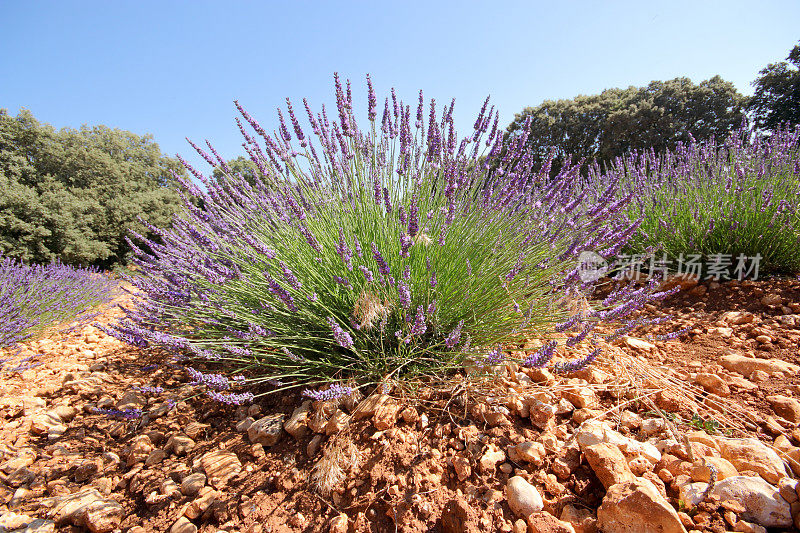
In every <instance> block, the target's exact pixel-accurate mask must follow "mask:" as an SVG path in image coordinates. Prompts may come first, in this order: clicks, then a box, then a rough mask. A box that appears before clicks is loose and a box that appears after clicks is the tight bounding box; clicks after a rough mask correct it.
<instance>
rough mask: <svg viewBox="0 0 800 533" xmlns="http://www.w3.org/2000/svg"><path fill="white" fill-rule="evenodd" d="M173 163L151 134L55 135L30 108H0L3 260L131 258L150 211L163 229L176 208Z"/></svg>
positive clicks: (100, 130) (91, 131) (104, 261)
mask: <svg viewBox="0 0 800 533" xmlns="http://www.w3.org/2000/svg"><path fill="white" fill-rule="evenodd" d="M176 171H181V172H182V168H181V167H180V164H179V163H178V161H177V160H175V159H171V158H167V157H164V156H163V155H162V153H161V150H160V149H159V147H158V145H157V144H156V143H154V142H153V139H152V137H151V136H149V135H145V136H139V135H135V134H133V133H131V132H128V131H124V130H118V129H111V128H108V127H105V126H94V127H92V128H88V127H86V126H84V127H82V128H81V129H80V130H72V129H62V130H60V131H56V130H54V129H53V128H52V127H51V126H50V125H48V124H42V123H40V122H39V121H38V120H36V118H34V116H33V115H32V114H31V113H30V112H29V111H27V110H24V109H23V110H22V111H20V113H19V114H18V115H17V116H16V117H12V116H10V115H8V114H7V112H6V111H5V110H4V109H0V254H4V255H5V256H7V257H14V258H16V259H19V260H21V261H25V262H26V263H39V264H46V263H50V262H52V261H55V260H59V261H61V262H63V263H66V264H70V265H81V266H87V265H95V266H98V267H101V268H108V267H110V266H112V265H114V264H115V263H118V262H123V261H124V260H125V256H126V254H127V253H128V251H129V250H128V248H127V244H126V242H125V237H126V235H127V232H128V230H129V229H135V230H136V231H139V232H143V231H145V228H144V226H142V225H141V224H140V223H139V222H138V218H137V217H138V216H139V215H141V214H142V213H147V216H148V219H149V220H150V221H151V222H153V223H156V224H167V223H168V222H169V220H170V218H171V217H172V214H173V213H174V212H175V211H176V210H177V208H178V207H179V206H180V199H179V198H178V195H177V194H176V192H175V191H174V190H173V189H172V188H170V187H168V185H169V184H170V183H172V174H171V173H172V172H176Z"/></svg>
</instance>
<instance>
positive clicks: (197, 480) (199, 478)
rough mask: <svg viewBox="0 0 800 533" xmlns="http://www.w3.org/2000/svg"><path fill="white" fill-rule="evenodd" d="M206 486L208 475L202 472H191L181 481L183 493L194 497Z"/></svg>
mask: <svg viewBox="0 0 800 533" xmlns="http://www.w3.org/2000/svg"><path fill="white" fill-rule="evenodd" d="M205 486H206V475H205V474H203V473H202V472H195V473H194V474H189V475H188V476H186V477H185V478H183V481H181V494H183V495H184V496H189V497H190V498H193V497H194V496H196V495H197V493H198V492H200V489H202V488H203V487H205Z"/></svg>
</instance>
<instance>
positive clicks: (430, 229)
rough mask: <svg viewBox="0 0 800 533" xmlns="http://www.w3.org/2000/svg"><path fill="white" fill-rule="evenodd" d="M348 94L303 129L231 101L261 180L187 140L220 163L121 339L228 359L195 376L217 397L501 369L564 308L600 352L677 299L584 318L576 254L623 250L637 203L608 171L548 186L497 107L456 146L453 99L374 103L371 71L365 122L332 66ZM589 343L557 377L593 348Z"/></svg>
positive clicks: (139, 244)
mask: <svg viewBox="0 0 800 533" xmlns="http://www.w3.org/2000/svg"><path fill="white" fill-rule="evenodd" d="M335 89H336V109H335V110H333V113H330V114H329V110H327V109H326V108H325V107H324V106H323V107H322V108H321V110H320V111H319V112H316V113H315V112H313V111H312V109H311V106H310V105H309V103H308V102H307V101H305V100H303V104H304V105H303V109H304V111H305V113H304V114H305V115H306V119H307V124H306V125H303V124H301V121H300V117H298V114H297V113H296V111H295V108H294V107H293V106H292V104H291V102H289V101H288V100H287V105H286V107H285V108H284V110H279V111H278V119H279V131H277V132H273V133H272V134H269V133H267V132H266V131H265V130H264V129H263V128H262V126H261V125H260V124H259V123H258V122H257V121H256V120H255V119H254V118H253V117H251V116H250V115H249V114H248V113H247V112H246V111H245V110H244V108H242V107H241V106H239V104H238V103H237V107H238V109H239V111H240V113H241V116H242V120H240V119H237V124H238V126H239V129H240V131H241V133H242V135H243V137H244V141H245V142H244V144H243V147H244V149H245V151H246V152H247V153H248V154H249V156H250V158H251V160H252V161H253V162H254V164H255V165H256V166H257V168H258V169H259V172H258V174H259V175H258V179H257V180H256V181H255V182H252V180H251V181H248V180H247V179H245V178H244V177H243V176H241V175H238V174H234V173H233V172H232V171H231V170H230V168H228V165H227V164H226V162H225V161H224V160H223V159H222V158H220V157H219V155H218V154H217V152H216V151H215V150H214V148H213V146H212V145H211V144H210V143H208V142H207V143H206V144H207V146H208V150H207V151H206V150H205V149H202V148H200V147H199V146H196V145H194V144H193V146H194V147H195V149H196V150H197V151H198V153H199V154H200V155H201V156H202V157H203V158H204V159H205V160H206V161H207V162H208V163H209V165H211V166H212V167H214V168H218V169H219V170H221V171H222V172H221V174H220V176H219V177H218V178H213V177H209V176H207V175H205V174H203V173H201V172H200V171H198V170H197V169H195V168H194V167H192V166H191V165H189V164H188V163H186V162H184V165H185V166H186V168H187V169H188V171H189V172H190V173H191V174H192V176H194V178H195V180H196V182H188V181H185V180H180V179H179V181H181V183H182V186H183V194H184V195H185V204H184V209H183V213H182V214H181V215H180V216H179V217H177V218H176V220H175V221H174V224H173V227H172V228H171V229H169V230H165V229H160V228H152V230H153V231H154V232H155V233H156V234H157V235H158V242H156V241H154V240H153V241H150V240H147V239H144V238H142V237H141V236H138V235H135V236H134V237H135V241H136V242H134V243H132V246H133V248H134V250H135V261H134V262H135V263H136V264H138V265H139V266H140V267H141V275H138V276H136V277H134V278H132V279H131V280H130V281H131V282H132V283H133V284H134V285H135V286H136V287H137V288H138V289H139V291H140V292H139V294H140V296H141V298H140V300H139V301H138V302H137V304H136V307H134V308H131V309H129V310H128V312H127V318H126V319H125V320H123V321H121V322H120V323H118V324H116V325H113V326H112V327H111V328H110V329H109V332H110V333H112V334H114V335H116V336H117V337H119V338H120V339H123V340H125V341H127V342H129V343H131V344H134V345H137V346H149V345H155V346H160V347H162V348H166V349H168V350H171V351H172V352H174V353H175V355H176V357H177V358H179V359H182V360H187V361H189V362H191V361H202V362H203V363H204V364H205V365H206V366H209V365H210V366H213V367H215V368H216V369H218V370H215V371H214V372H213V373H210V374H200V375H198V373H197V371H196V370H193V369H192V370H190V373H191V374H192V375H193V376H194V379H195V382H196V383H198V384H203V385H205V386H206V387H208V388H209V390H213V391H220V390H228V389H229V388H230V387H233V386H236V387H241V386H242V385H243V384H244V383H245V382H246V383H250V384H252V383H261V382H265V383H270V384H274V385H279V386H280V385H285V386H298V385H302V384H309V383H312V384H313V383H319V382H323V381H330V380H336V381H348V382H349V381H350V380H352V381H353V382H356V383H364V382H370V381H371V382H374V381H378V380H380V379H382V378H384V377H385V376H387V375H393V376H401V375H411V376H413V375H419V374H431V373H439V372H445V371H447V370H450V369H453V368H456V367H459V366H460V365H462V363H463V362H464V361H465V359H470V360H474V359H476V358H478V359H483V360H484V361H485V362H486V363H487V364H495V363H497V362H499V361H500V360H502V358H503V357H504V355H503V354H504V353H506V352H507V350H506V348H507V347H509V346H511V345H514V344H516V343H522V342H524V341H525V340H526V339H530V338H535V337H539V338H542V337H547V336H548V335H550V334H551V333H552V332H554V330H555V329H556V325H557V324H558V323H559V322H561V321H564V320H567V319H569V322H568V323H567V324H566V325H562V326H561V327H560V329H559V331H566V330H570V329H573V330H575V331H576V332H579V335H578V337H576V340H574V341H572V343H571V344H570V346H573V345H575V344H578V341H581V342H585V343H594V342H595V341H596V340H597V335H596V334H595V329H596V325H597V324H598V323H600V322H604V321H610V322H614V323H617V324H619V327H622V328H629V329H628V330H629V331H630V330H632V329H633V328H635V327H638V326H639V325H641V322H634V321H627V317H628V316H629V315H630V314H631V313H633V312H634V311H635V310H636V309H638V308H640V307H641V306H642V305H644V303H645V302H646V301H648V300H649V299H651V298H652V297H659V296H663V294H662V295H655V296H654V295H653V292H654V291H655V287H654V286H651V285H648V286H647V287H645V288H644V289H642V290H633V289H631V290H623V291H619V292H618V293H616V296H615V297H614V298H612V299H610V300H608V301H607V302H605V305H604V306H601V307H599V308H597V309H589V310H585V311H584V312H582V313H581V314H580V315H578V316H575V317H572V318H570V312H569V310H570V308H571V305H570V302H571V301H572V300H573V299H581V298H583V297H584V296H585V295H586V294H588V293H590V292H591V289H592V286H591V284H585V283H583V282H582V280H581V279H580V276H579V265H578V261H577V258H578V256H579V254H580V253H581V252H582V251H584V250H592V251H600V252H601V253H603V254H605V255H614V254H615V253H617V252H618V251H619V250H620V249H621V248H622V246H624V245H625V243H626V242H627V240H628V239H629V238H630V236H631V235H632V234H633V233H634V232H635V231H636V230H637V227H638V223H639V221H638V220H635V219H629V218H628V217H626V216H625V215H624V211H625V209H626V206H627V204H628V203H629V202H630V200H631V197H632V194H629V195H623V196H619V195H618V190H619V186H618V183H617V181H614V180H612V181H611V182H610V183H607V184H606V185H605V186H604V187H602V188H601V189H598V190H595V189H592V188H586V187H585V186H584V185H585V183H584V182H583V180H582V179H581V178H580V176H579V174H578V171H577V170H578V169H577V168H575V167H566V168H564V169H563V170H562V171H561V173H560V174H559V175H558V177H557V179H556V180H552V181H551V180H548V179H546V177H547V175H548V173H549V168H544V169H543V170H542V171H541V172H540V173H536V172H534V171H532V164H533V163H532V159H531V157H530V154H528V153H527V152H526V151H525V142H526V134H524V133H523V134H522V135H520V136H519V137H518V138H517V139H516V140H515V141H514V142H513V143H511V144H510V145H504V143H503V132H502V130H501V129H500V128H498V121H499V115H498V113H497V112H495V110H494V107H489V102H488V99H487V101H486V102H485V103H484V105H483V107H482V108H481V109H480V111H479V113H478V117H477V119H476V121H475V123H474V127H473V131H472V132H470V133H469V134H468V135H467V136H465V137H459V136H458V134H457V133H456V130H455V126H454V123H453V106H454V101H453V102H450V103H448V104H446V105H444V106H441V105H437V103H436V102H435V101H434V100H430V101H426V100H425V99H424V98H423V94H422V92H421V91H420V94H419V99H418V100H417V101H416V102H414V103H412V104H406V103H405V102H403V101H402V100H400V99H399V98H398V97H397V96H396V94H395V92H394V90H392V92H391V94H390V95H389V96H388V97H386V98H385V99H384V102H383V105H382V106H379V105H378V99H377V97H376V95H375V94H374V92H373V89H372V84H371V81H370V80H369V78H367V92H368V98H367V106H366V109H365V111H366V117H367V127H366V129H362V128H361V127H359V124H358V122H359V121H358V120H357V118H356V112H355V110H354V108H353V99H352V95H351V87H350V82H349V81H348V82H347V83H346V84H342V83H341V82H340V80H339V78H338V77H335ZM381 111H382V112H381ZM526 130H527V128H526ZM198 183H202V185H203V186H202V187H200V186H198ZM555 353H556V345H555V344H553V343H547V344H546V345H545V348H544V349H543V350H542V351H540V353H537V354H533V355H531V357H528V358H526V359H525V360H524V361H520V362H522V363H523V364H527V365H529V366H544V365H547V364H549V363H550V361H551V359H552V358H553V356H554V354H555ZM587 353H588V354H589V355H588V356H587V357H585V358H583V359H579V360H577V361H572V362H570V363H566V364H562V365H561V366H560V368H562V369H564V370H574V369H577V368H580V367H581V366H583V365H585V364H588V363H589V362H591V361H592V360H593V359H594V358H595V357H596V356H597V355H598V352H597V350H595V349H590V350H587ZM232 376H236V379H235V380H234V379H232ZM243 376H246V379H244V378H243ZM335 390H336V391H340V392H341V391H347V390H350V389H349V386H340V387H339V388H337V389H335ZM215 394H216V392H215ZM220 394H221V393H220ZM309 394H313V391H311V392H309ZM337 394H338V392H337ZM246 397H247V396H246V394H245V395H240V396H235V395H234V393H231V394H230V398H233V399H230V398H228V401H229V402H233V401H239V399H242V398H246Z"/></svg>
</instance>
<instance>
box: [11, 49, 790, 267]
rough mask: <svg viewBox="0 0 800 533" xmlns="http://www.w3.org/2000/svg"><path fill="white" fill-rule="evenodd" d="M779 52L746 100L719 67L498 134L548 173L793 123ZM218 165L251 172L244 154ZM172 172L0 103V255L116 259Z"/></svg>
mask: <svg viewBox="0 0 800 533" xmlns="http://www.w3.org/2000/svg"><path fill="white" fill-rule="evenodd" d="M786 59H787V61H783V62H778V63H772V64H769V65H767V66H766V67H765V68H764V69H762V70H761V71H760V73H759V76H758V78H757V79H756V80H755V81H754V82H753V85H754V86H755V94H754V95H753V96H752V97H750V98H747V97H744V96H743V95H741V94H740V93H739V92H738V91H737V90H736V88H735V87H734V86H733V84H731V83H730V82H727V81H725V80H723V79H722V78H720V77H719V76H715V77H713V78H711V79H709V80H706V81H703V82H701V83H699V84H695V83H693V82H692V81H691V80H690V79H688V78H675V79H673V80H668V81H654V82H652V83H650V84H648V85H647V86H645V87H628V88H627V89H607V90H605V91H603V92H602V93H600V94H597V95H588V96H584V95H581V96H577V97H575V98H573V99H570V100H548V101H545V102H543V103H541V104H540V105H538V106H536V107H529V108H525V109H524V110H522V111H521V112H520V113H518V114H517V115H516V116H515V118H514V120H513V121H512V122H511V124H510V125H509V126H508V128H507V131H506V139H507V140H511V139H513V138H514V137H515V136H516V135H518V133H519V131H520V129H521V127H522V126H523V125H524V124H525V123H526V122H527V121H530V122H531V131H532V134H531V135H530V136H529V138H528V140H527V143H528V147H529V148H530V150H531V152H532V154H533V155H534V158H535V160H536V161H538V162H539V163H540V164H543V163H544V162H545V161H546V160H547V158H548V157H549V156H550V155H551V153H552V155H553V156H554V161H553V165H552V172H558V170H559V168H560V167H561V166H562V165H563V164H565V163H566V162H568V161H582V164H583V168H584V170H586V169H587V168H588V166H589V165H591V164H599V165H601V166H602V165H605V164H608V163H609V162H611V161H613V160H614V159H615V158H617V157H619V156H622V155H624V154H626V153H628V152H630V151H631V150H645V149H647V150H654V151H656V152H661V151H663V150H667V149H671V148H674V147H675V146H676V145H677V143H679V142H687V141H688V140H689V139H690V136H691V137H693V138H695V139H697V140H702V139H707V138H709V137H711V136H714V137H716V138H720V139H721V138H724V137H725V136H726V135H727V134H728V133H729V132H730V131H731V130H732V129H734V128H736V127H737V126H739V124H741V122H742V119H743V118H744V117H745V116H750V117H751V118H752V119H753V120H754V121H755V123H756V125H757V126H759V127H760V128H762V129H764V130H774V129H776V128H779V127H781V125H782V124H791V125H798V124H800V70H799V68H800V45H797V46H795V47H794V48H792V50H791V51H790V53H789V56H788V57H787V58H786ZM229 166H230V167H231V169H232V171H233V172H241V173H243V174H245V175H246V177H248V179H252V180H255V179H258V177H257V173H258V170H257V168H256V166H255V165H254V164H253V163H252V162H251V161H250V160H249V159H247V158H244V157H238V158H236V159H234V160H232V161H231V163H230V165H229ZM173 173H178V174H181V175H183V176H185V173H184V170H183V169H182V167H181V165H180V164H179V162H178V161H177V160H176V159H174V158H170V157H167V156H165V155H164V154H162V153H161V150H160V149H159V146H158V144H156V143H155V142H154V140H153V137H152V135H137V134H135V133H132V132H129V131H125V130H120V129H112V128H108V127H106V126H94V127H88V126H83V127H82V128H80V129H78V130H75V129H69V128H65V129H61V130H55V129H54V128H53V127H52V126H50V125H48V124H45V123H42V122H39V121H38V120H37V119H36V118H35V117H34V116H33V114H32V113H31V112H30V111H28V110H25V109H23V110H21V111H20V112H19V114H18V115H17V116H16V117H13V116H11V115H9V113H8V111H6V110H4V109H0V254H2V255H5V256H9V257H14V258H17V259H21V260H23V261H25V262H29V263H47V262H50V261H53V260H56V259H58V260H61V261H62V262H65V263H68V264H72V265H83V266H86V265H94V266H99V267H101V268H109V267H111V266H113V265H115V264H118V263H124V262H125V261H126V258H127V256H128V253H129V251H130V250H129V248H128V245H127V243H126V241H125V237H126V236H127V235H129V234H130V233H129V232H130V230H133V231H136V232H138V233H140V234H143V235H146V236H148V237H153V236H152V235H151V234H150V232H149V231H148V230H147V227H146V226H145V225H144V224H142V222H141V221H140V220H139V217H140V216H141V217H143V218H144V219H146V221H147V222H149V223H151V224H153V225H154V226H158V227H166V226H168V225H169V221H170V220H171V217H172V215H173V214H174V213H175V212H177V210H178V208H179V205H180V199H179V196H178V194H177V192H176V189H175V187H173V183H172V182H173V179H174V178H173ZM215 175H217V176H219V175H220V170H219V169H215Z"/></svg>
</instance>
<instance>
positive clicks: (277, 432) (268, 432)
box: [247, 413, 286, 446]
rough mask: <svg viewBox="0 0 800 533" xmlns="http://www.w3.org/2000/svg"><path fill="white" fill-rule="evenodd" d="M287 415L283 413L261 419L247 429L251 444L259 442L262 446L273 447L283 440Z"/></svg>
mask: <svg viewBox="0 0 800 533" xmlns="http://www.w3.org/2000/svg"><path fill="white" fill-rule="evenodd" d="M285 418H286V415H284V414H281V413H276V414H271V415H267V416H265V417H263V418H259V419H258V420H256V421H255V422H253V424H252V425H251V426H250V427H249V428H248V429H247V436H248V437H249V438H250V442H254V443H255V442H257V443H259V444H261V445H262V446H273V445H275V443H277V442H278V440H279V439H280V438H281V433H282V431H283V421H284V419H285Z"/></svg>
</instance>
